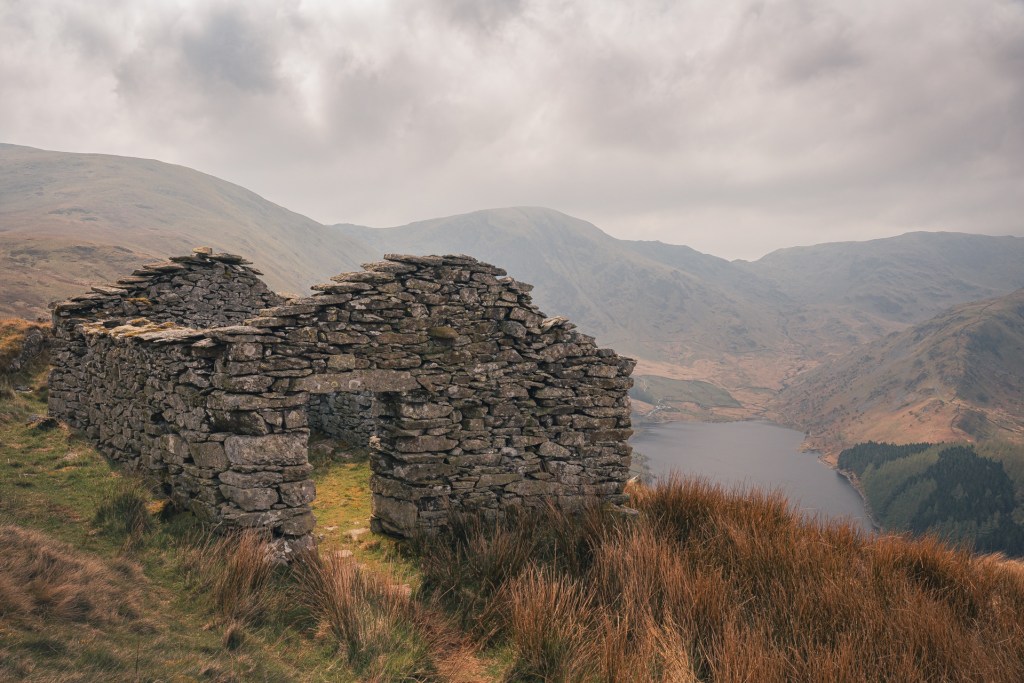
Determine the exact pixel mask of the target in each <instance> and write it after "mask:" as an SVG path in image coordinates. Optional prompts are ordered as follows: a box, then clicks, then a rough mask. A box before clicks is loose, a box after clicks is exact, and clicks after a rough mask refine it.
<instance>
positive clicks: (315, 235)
mask: <svg viewBox="0 0 1024 683" xmlns="http://www.w3.org/2000/svg"><path fill="white" fill-rule="evenodd" d="M199 244H209V245H211V246H213V247H215V248H217V249H223V250H226V251H231V252H236V253H240V254H243V255H246V256H248V257H249V258H251V259H252V260H253V261H255V262H256V264H257V265H258V267H260V268H261V269H262V270H263V271H264V272H265V273H266V275H267V280H268V282H269V283H270V284H271V286H273V287H274V288H275V289H278V290H285V291H292V292H302V291H304V290H305V288H306V287H307V286H308V285H310V284H313V283H315V282H319V281H323V280H324V279H326V278H327V277H329V276H330V275H333V274H335V273H338V272H341V271H344V270H351V269H355V268H358V265H359V264H360V263H361V262H365V261H368V260H373V259H376V258H378V257H379V256H381V255H382V254H384V253H386V252H416V253H467V254H471V255H473V256H477V257H479V258H481V259H484V260H486V261H490V262H493V263H496V264H498V265H500V266H502V267H504V268H506V269H507V270H508V271H509V273H510V274H512V275H513V276H514V277H517V278H519V279H521V280H524V281H526V282H530V283H532V284H534V285H536V289H535V290H534V295H535V299H536V301H537V303H538V304H539V306H540V307H541V309H542V310H544V311H546V312H548V313H549V314H551V315H555V314H564V315H568V316H570V317H571V318H572V319H573V320H574V321H575V322H577V323H578V324H579V326H580V327H581V328H582V330H583V331H585V332H587V333H589V334H593V335H595V336H597V337H598V339H599V341H600V342H601V343H602V344H603V345H607V346H612V347H614V348H616V349H617V350H619V351H621V352H623V353H627V354H632V355H635V356H637V357H639V358H641V359H642V360H643V364H642V365H641V367H640V369H639V370H638V374H645V375H652V376H661V377H665V378H669V379H672V380H680V381H683V382H691V381H708V382H711V383H713V384H714V385H716V386H718V387H720V388H724V389H726V390H727V391H728V393H729V394H730V395H731V396H733V397H734V398H735V399H736V400H738V401H739V402H740V403H741V404H742V408H739V409H737V408H734V407H728V406H717V407H714V408H713V409H712V410H713V411H714V412H715V414H717V415H719V416H725V417H740V416H749V415H750V414H753V413H756V411H757V410H758V409H759V408H760V407H762V406H764V404H765V403H766V402H767V401H768V400H769V399H770V398H771V397H772V395H773V394H774V392H775V391H776V390H777V389H778V388H780V387H781V386H782V383H783V382H784V381H786V380H787V379H789V378H792V377H794V376H796V375H797V374H799V373H800V372H802V371H804V370H807V369H808V368H811V367H813V366H814V365H816V364H817V363H818V362H820V361H821V360H823V359H826V358H828V357H832V356H836V355H840V354H842V353H845V352H847V351H849V350H850V349H851V348H854V347H855V346H856V345H857V344H860V343H864V342H867V341H871V340H874V339H877V338H879V337H881V336H884V335H885V334H887V333H889V332H892V331H894V330H900V329H903V328H905V327H906V326H907V325H908V324H910V323H913V322H918V321H920V320H923V319H925V318H927V317H928V315H931V314H934V313H935V312H937V311H938V310H941V309H942V308H946V307H948V306H950V305H953V304H957V303H962V302H965V301H969V300H972V299H976V298H979V297H986V296H992V295H997V294H1003V293H1006V292H1009V291H1012V290H1013V289H1015V288H1017V287H1020V286H1022V285H1024V265H1022V264H1024V239H1021V238H1012V237H1009V238H994V237H985V236H981V235H961V234H936V233H915V234H911V235H904V236H902V237H896V238H891V239H884V240H874V241H870V242H856V243H842V244H826V245H819V246H815V247H801V248H795V249H783V250H780V251H778V252H775V253H773V254H770V255H768V256H766V257H764V258H763V259H761V260H759V261H755V262H753V263H748V262H743V261H734V262H730V261H726V260H724V259H721V258H717V257H715V256H709V255H707V254H702V253H700V252H697V251H695V250H693V249H690V248H689V247H685V246H680V245H669V244H663V243H660V242H636V241H628V240H619V239H615V238H613V237H611V236H609V235H607V234H605V233H604V232H602V231H601V230H599V229H598V228H597V227H595V226H593V225H591V224H590V223H587V222H586V221H582V220H579V219H577V218H573V217H571V216H567V215H565V214H563V213H559V212H557V211H553V210H551V209H543V208H533V207H527V208H507V209H492V210H485V211H477V212H474V213H470V214H465V215H460V216H451V217H447V218H437V219H433V220H428V221H422V222H418V223H412V224H410V225H406V226H401V227H396V228H387V229H373V228H365V227H360V226H354V225H337V226H324V225H321V224H319V223H317V222H315V221H313V220H311V219H309V218H306V217H304V216H301V215H299V214H296V213H293V212H291V211H288V210H287V209H284V208H282V207H280V206H277V205H276V204H273V203H271V202H269V201H266V200H265V199H263V198H261V197H259V196H258V195H256V194H253V193H252V192H250V191H248V190H246V189H244V188H241V187H239V186H237V185H233V184H231V183H228V182H225V181H223V180H219V179H217V178H214V177H212V176H209V175H206V174H203V173H199V172H197V171H193V170H190V169H188V168H184V167H181V166H173V165H170V164H165V163H161V162H158V161H151V160H144V159H134V158H128V157H116V156H107V155H98V154H67V153H61V152H47V151H41V150H37V149H31V148H27V147H17V146H12V145H0V316H3V315H20V316H24V317H34V316H36V315H39V314H45V313H46V308H45V307H46V304H47V303H48V302H49V301H51V300H53V299H57V298H61V297H64V296H68V295H71V294H74V293H77V292H79V291H81V290H82V289H84V288H85V287H86V286H87V285H88V284H93V283H99V282H104V281H107V280H110V279H112V278H115V277H117V276H119V275H121V274H123V273H125V272H127V271H129V270H131V269H132V268H133V267H134V266H136V265H137V264H139V263H141V262H143V261H145V260H149V259H153V258H162V257H164V256H166V255H169V254H174V253H183V252H185V251H187V250H188V249H190V248H191V247H193V246H196V245H199ZM664 398H669V397H664Z"/></svg>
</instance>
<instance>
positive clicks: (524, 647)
mask: <svg viewBox="0 0 1024 683" xmlns="http://www.w3.org/2000/svg"><path fill="white" fill-rule="evenodd" d="M506 590H507V595H506V596H505V601H506V602H507V606H508V628H509V632H510V634H511V639H512V643H513V646H514V647H515V651H516V654H517V658H516V661H515V664H514V666H513V668H512V669H511V670H510V671H509V672H508V673H507V676H508V679H509V680H512V681H574V680H579V679H580V678H582V677H583V676H584V675H585V673H586V670H587V668H588V667H589V664H590V662H589V661H588V660H587V655H588V654H589V652H588V648H587V642H588V641H589V639H590V638H591V636H590V633H591V631H592V625H591V624H592V622H593V620H594V619H595V617H596V616H597V615H596V613H595V610H594V600H593V596H592V595H591V594H589V593H588V591H587V589H586V587H585V586H584V585H583V584H582V583H581V582H579V581H577V580H575V579H573V578H571V577H569V576H566V575H564V574H559V573H557V572H556V571H554V570H553V569H551V568H541V567H536V566H531V567H529V568H528V569H526V571H524V572H523V573H522V574H520V575H519V576H517V577H516V578H515V579H513V580H512V581H510V582H509V584H508V587H507V589H506Z"/></svg>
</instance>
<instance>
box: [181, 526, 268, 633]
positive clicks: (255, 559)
mask: <svg viewBox="0 0 1024 683" xmlns="http://www.w3.org/2000/svg"><path fill="white" fill-rule="evenodd" d="M182 554H183V557H182V565H183V566H184V567H187V568H188V569H187V571H188V573H189V577H188V578H189V583H190V585H191V586H192V588H193V590H194V591H195V592H197V593H205V594H208V595H209V596H210V601H211V603H212V605H213V608H214V611H215V612H216V615H217V617H218V618H219V619H220V620H221V621H222V622H223V623H224V624H226V625H227V628H228V630H230V629H232V628H236V629H237V628H241V627H244V626H246V625H253V624H259V623H263V622H265V621H267V620H268V618H269V617H270V616H271V615H273V614H274V613H275V611H276V609H277V607H279V606H280V602H279V600H278V598H279V593H278V591H276V590H275V586H274V579H275V575H276V574H277V563H276V561H275V559H274V553H273V549H272V547H271V545H270V543H269V539H268V536H267V534H266V533H265V532H264V531H262V530H258V529H243V530H241V531H236V532H233V533H229V534H225V535H223V536H215V535H213V534H209V533H207V534H204V535H202V536H200V537H199V538H198V539H197V540H196V541H194V542H193V543H192V544H191V545H188V546H186V547H185V548H184V549H183V553H182Z"/></svg>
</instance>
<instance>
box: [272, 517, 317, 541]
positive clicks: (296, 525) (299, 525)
mask: <svg viewBox="0 0 1024 683" xmlns="http://www.w3.org/2000/svg"><path fill="white" fill-rule="evenodd" d="M315 527H316V518H315V517H314V516H313V513H312V512H306V513H303V514H301V515H296V516H294V517H289V518H288V519H286V520H284V521H282V522H281V524H280V525H278V529H279V530H280V531H281V533H282V534H284V535H285V536H305V535H306V534H308V533H311V532H312V531H313V529H314V528H315Z"/></svg>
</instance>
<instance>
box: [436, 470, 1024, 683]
mask: <svg viewBox="0 0 1024 683" xmlns="http://www.w3.org/2000/svg"><path fill="white" fill-rule="evenodd" d="M633 505H634V506H635V507H636V508H637V509H638V510H639V511H640V516H639V517H638V518H636V519H634V520H629V519H615V518H613V517H611V516H610V515H609V514H607V513H605V514H603V515H602V513H600V512H599V511H595V510H590V511H587V512H586V513H585V514H584V515H583V517H582V518H580V517H574V516H569V515H565V514H562V513H558V512H555V511H550V510H549V511H547V512H546V513H544V515H543V516H542V517H539V518H538V517H529V518H521V517H517V518H513V519H511V520H509V521H507V522H505V523H500V524H490V525H487V524H483V523H480V522H462V523H459V524H457V525H456V528H455V529H454V530H453V531H452V532H451V533H449V534H446V535H444V536H442V537H441V538H440V539H437V540H436V541H435V542H434V543H424V544H421V546H420V548H419V551H420V552H421V553H422V554H423V567H424V572H425V582H426V588H427V589H428V591H429V592H431V593H433V594H435V595H437V596H439V599H441V600H443V601H444V602H445V604H446V605H448V607H449V608H450V609H453V610H455V611H459V612H462V613H464V619H465V620H466V621H468V622H470V623H472V622H473V620H474V619H476V620H486V621H487V622H488V623H489V624H490V625H491V626H492V627H493V632H491V633H489V632H488V631H487V630H484V631H483V632H484V633H485V634H487V633H489V634H490V635H491V636H492V637H497V638H500V639H504V640H506V641H507V642H509V643H511V646H512V648H513V650H514V652H515V663H514V664H513V666H512V667H511V669H510V673H509V674H508V675H509V680H517V681H635V682H637V683H639V682H646V681H666V682H667V681H686V680H701V681H901V682H902V681H954V680H955V681H986V682H988V681H1007V682H1010V681H1021V680H1024V577H1022V576H1021V574H1020V573H1019V572H1016V571H1013V570H1012V569H1009V568H1007V566H1006V565H1005V563H1003V562H1002V561H1001V560H1000V559H999V558H991V557H977V556H972V555H970V554H969V553H967V552H964V551H961V550H957V549H953V548H950V547H948V546H945V545H943V544H942V543H940V542H938V541H936V540H934V539H923V540H909V539H906V538H899V537H893V536H881V537H878V538H869V537H866V536H863V535H861V534H860V533H859V532H858V531H856V530H855V529H853V528H851V527H849V526H847V525H842V524H825V523H817V522H811V521H807V520H804V519H802V518H800V517H798V516H796V515H794V514H793V513H792V512H791V511H790V510H789V509H788V508H787V506H786V503H785V502H784V500H782V499H781V498H779V497H777V496H772V495H765V494H760V493H756V492H755V493H752V494H747V495H739V494H734V493H729V492H726V491H723V490H722V489H720V488H718V487H715V486H712V485H710V484H708V483H706V482H702V481H682V480H674V481H669V482H666V483H663V484H661V485H659V486H657V487H653V488H647V489H639V490H634V491H633ZM602 517H603V520H602ZM481 535H484V536H486V538H485V539H484V538H480V536H481ZM516 547H525V548H528V554H529V557H528V558H526V559H523V557H522V556H521V554H513V553H512V552H511V550H510V549H511V548H516ZM491 551H493V556H492V557H491V558H480V557H477V558H473V557H471V556H470V552H475V553H488V552H491ZM510 558H511V560H510ZM456 562H461V564H455V565H453V563H456ZM503 562H507V563H506V564H502V563H503ZM497 614H502V615H507V618H506V619H504V620H503V621H502V620H498V619H494V618H489V617H488V615H497Z"/></svg>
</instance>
